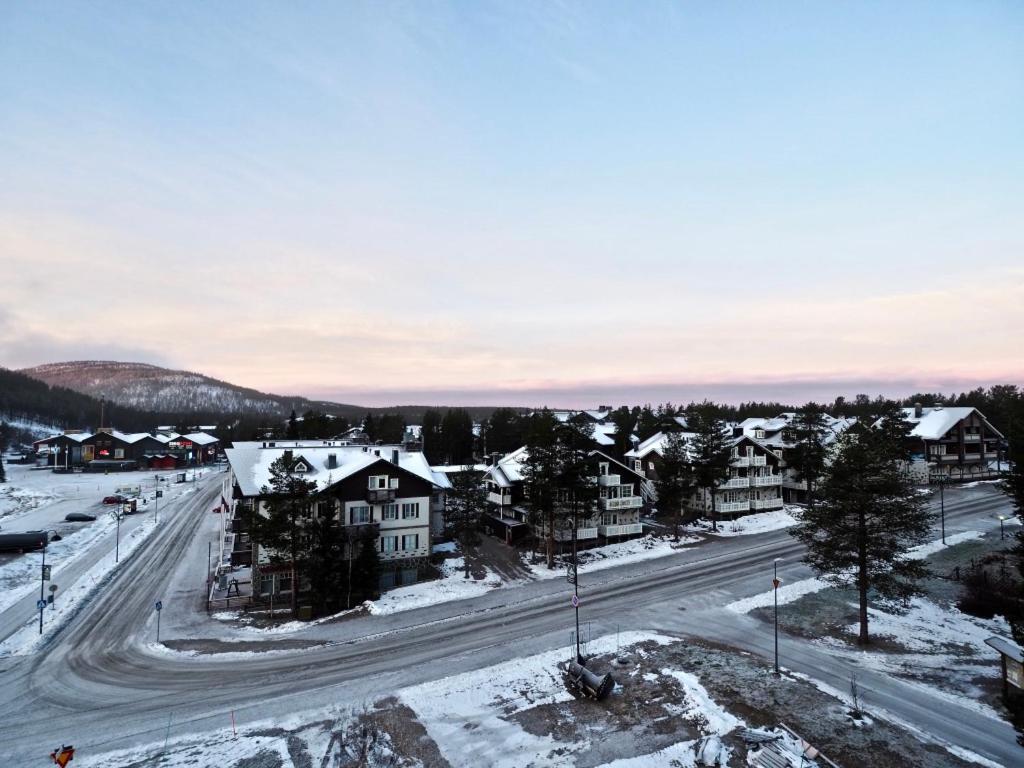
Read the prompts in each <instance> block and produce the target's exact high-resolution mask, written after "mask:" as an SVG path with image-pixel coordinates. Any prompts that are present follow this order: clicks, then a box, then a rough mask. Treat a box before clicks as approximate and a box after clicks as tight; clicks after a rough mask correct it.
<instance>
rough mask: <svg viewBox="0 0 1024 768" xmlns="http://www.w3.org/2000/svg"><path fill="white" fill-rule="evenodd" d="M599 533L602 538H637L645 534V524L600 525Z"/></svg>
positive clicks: (598, 527)
mask: <svg viewBox="0 0 1024 768" xmlns="http://www.w3.org/2000/svg"><path fill="white" fill-rule="evenodd" d="M597 532H598V534H600V535H601V536H605V537H608V536H635V535H637V534H639V533H643V532H644V526H643V523H630V524H628V525H599V526H597Z"/></svg>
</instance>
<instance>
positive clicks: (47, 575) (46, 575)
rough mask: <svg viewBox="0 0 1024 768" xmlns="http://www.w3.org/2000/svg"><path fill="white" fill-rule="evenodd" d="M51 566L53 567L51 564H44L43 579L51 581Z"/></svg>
mask: <svg viewBox="0 0 1024 768" xmlns="http://www.w3.org/2000/svg"><path fill="white" fill-rule="evenodd" d="M50 568H51V566H49V565H44V566H43V581H49V580H50Z"/></svg>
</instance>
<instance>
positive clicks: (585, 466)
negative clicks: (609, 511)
mask: <svg viewBox="0 0 1024 768" xmlns="http://www.w3.org/2000/svg"><path fill="white" fill-rule="evenodd" d="M593 441H594V425H593V423H592V422H591V421H590V420H589V419H588V418H586V417H585V416H579V417H576V418H573V419H570V420H569V422H568V423H566V424H562V425H560V426H559V427H558V430H557V440H556V446H557V452H558V478H557V481H556V482H557V485H558V498H559V500H560V501H561V503H560V504H559V505H558V506H557V507H556V515H555V517H556V520H557V521H558V523H560V527H563V528H564V527H565V525H566V524H569V525H571V526H572V528H573V529H576V528H579V526H580V524H581V521H586V520H589V519H590V518H591V517H592V516H593V514H594V511H595V507H596V506H597V499H598V493H599V490H598V486H597V483H596V482H595V480H594V475H595V474H596V473H595V471H594V470H593V467H592V464H591V462H590V461H589V456H590V451H591V446H592V445H593Z"/></svg>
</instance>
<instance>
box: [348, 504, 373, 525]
mask: <svg viewBox="0 0 1024 768" xmlns="http://www.w3.org/2000/svg"><path fill="white" fill-rule="evenodd" d="M349 521H350V522H351V523H352V525H358V524H360V523H368V522H370V508H369V507H352V509H351V511H350V512H349Z"/></svg>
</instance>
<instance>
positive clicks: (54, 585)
mask: <svg viewBox="0 0 1024 768" xmlns="http://www.w3.org/2000/svg"><path fill="white" fill-rule="evenodd" d="M50 591H51V592H56V591H57V585H56V584H51V585H50Z"/></svg>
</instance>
